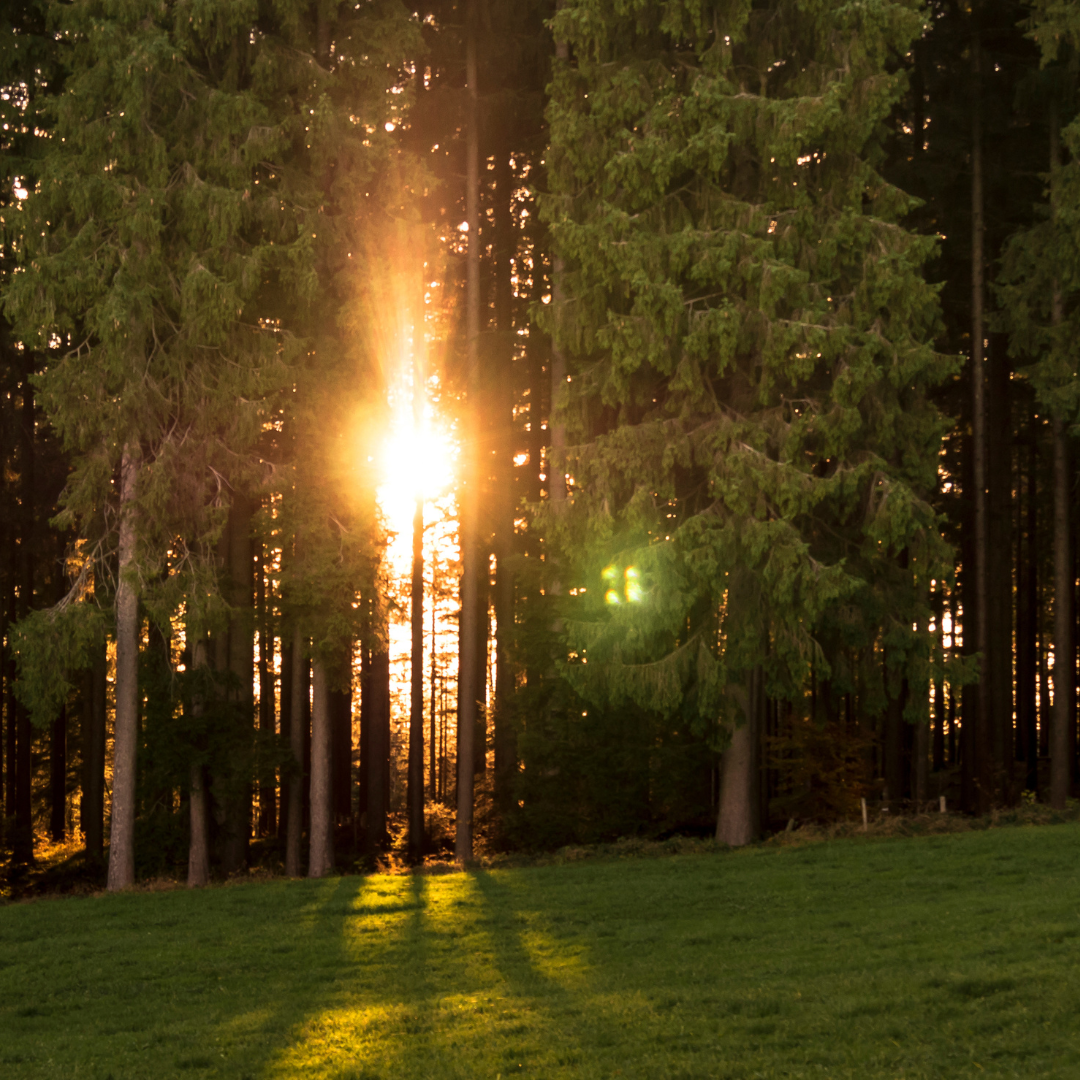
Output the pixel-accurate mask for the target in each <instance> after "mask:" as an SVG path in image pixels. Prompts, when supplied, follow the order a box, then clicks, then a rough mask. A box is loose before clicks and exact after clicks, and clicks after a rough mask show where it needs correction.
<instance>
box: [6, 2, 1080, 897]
mask: <svg viewBox="0 0 1080 1080" xmlns="http://www.w3.org/2000/svg"><path fill="white" fill-rule="evenodd" d="M8 12H9V13H8V14H6V15H5V16H4V18H5V19H7V20H8V22H7V23H6V24H4V25H3V27H2V34H3V45H2V46H0V65H2V70H0V85H2V87H3V91H2V93H0V114H2V125H3V128H2V131H0V152H2V155H3V157H2V160H3V174H4V176H3V187H2V189H0V228H2V243H3V247H2V250H0V290H2V293H0V300H2V306H0V313H2V314H0V349H2V350H3V355H2V362H0V379H2V380H3V382H2V388H0V390H2V393H0V457H2V460H3V466H4V468H3V473H2V477H0V482H2V488H0V498H2V499H3V510H2V514H0V546H2V551H0V618H2V623H3V625H2V631H3V644H4V662H3V667H2V672H0V674H2V679H3V692H2V702H3V739H2V751H3V757H2V762H3V768H2V770H0V777H2V781H3V799H4V811H5V817H4V822H5V824H4V831H3V844H4V847H5V850H6V851H7V852H8V853H9V855H10V857H11V862H12V865H13V867H15V868H16V869H18V868H20V867H25V866H27V865H29V864H31V863H32V861H33V859H34V857H35V854H34V853H35V831H36V833H37V837H38V842H39V843H40V842H41V841H42V840H43V839H44V834H45V832H46V831H47V832H48V833H50V834H51V838H52V839H53V840H54V841H60V840H63V839H64V837H65V835H66V834H67V832H68V830H70V829H71V828H72V827H74V826H76V825H77V827H78V831H79V835H81V837H82V838H83V841H84V843H85V850H86V855H87V856H88V857H89V858H90V860H91V861H94V860H98V861H100V860H103V859H104V856H105V852H106V845H107V850H108V882H109V885H110V887H112V888H123V887H126V886H128V885H130V884H131V883H132V882H133V881H134V880H135V877H136V874H137V873H146V872H153V871H155V870H163V869H174V868H176V867H178V866H181V865H184V864H186V865H187V873H188V880H189V882H190V883H191V884H201V883H204V882H206V881H207V880H208V879H209V877H210V875H211V873H213V872H219V873H224V874H229V873H235V872H238V871H240V870H242V869H244V867H246V866H247V865H249V864H250V863H251V862H252V861H253V860H256V859H261V858H279V859H280V860H281V861H282V862H283V864H284V866H285V868H286V870H287V872H288V873H290V874H298V873H301V872H307V873H309V874H311V875H312V876H321V875H322V874H325V873H326V872H327V871H328V870H330V869H331V868H332V867H333V866H334V865H335V863H341V864H343V865H345V864H348V863H350V862H351V861H352V860H354V859H356V858H360V857H366V858H371V857H374V856H375V855H377V853H378V852H380V851H382V850H385V849H386V848H387V847H388V846H391V845H395V844H399V845H401V846H402V848H403V850H407V851H408V852H409V853H410V854H411V856H412V857H420V856H422V855H423V854H424V853H425V852H427V851H431V850H432V849H433V848H434V847H435V846H437V845H438V844H439V843H443V842H448V840H447V839H446V837H445V836H443V834H442V833H441V832H440V829H441V828H442V825H441V824H440V823H445V822H448V821H450V820H451V819H452V821H453V826H452V827H453V830H454V838H453V843H454V850H455V853H456V855H457V857H458V858H461V859H468V858H470V857H471V856H472V854H473V852H474V844H475V837H474V834H475V833H476V832H477V831H479V834H480V835H482V836H483V838H484V842H485V843H487V844H494V845H503V846H508V845H509V846H514V845H516V846H538V845H540V846H542V845H551V844H558V843H563V842H567V841H571V840H575V841H581V840H590V839H600V838H604V837H609V836H614V835H625V834H628V833H635V832H651V833H662V832H667V831H672V830H679V829H682V830H687V829H693V830H709V831H712V830H715V831H716V835H717V836H718V837H719V838H720V839H722V840H725V841H726V842H728V843H732V844H742V843H746V842H748V841H749V840H751V839H753V838H755V837H756V836H760V835H762V833H763V832H765V831H767V830H769V829H771V828H775V827H776V826H777V825H782V824H783V823H784V822H785V821H788V820H790V819H791V818H796V819H828V818H832V817H837V816H844V815H851V814H853V813H855V812H857V808H858V806H859V801H860V800H861V799H864V798H865V799H867V800H868V801H869V802H870V803H871V805H876V806H880V807H881V808H883V809H888V810H890V811H893V812H895V811H896V810H899V809H905V808H920V807H925V806H927V805H930V804H931V803H933V804H934V805H937V804H938V801H939V799H940V798H941V797H944V798H945V799H946V800H947V801H948V803H949V804H950V805H953V806H959V807H961V808H963V809H964V810H966V811H970V812H982V811H985V810H987V809H989V808H991V807H993V806H997V805H1005V804H1010V803H1014V802H1016V801H1018V800H1019V799H1020V797H1021V795H1022V793H1023V792H1025V791H1027V792H1031V793H1034V794H1035V795H1036V796H1037V797H1039V798H1042V799H1046V800H1048V801H1050V802H1051V803H1053V804H1054V805H1056V806H1062V805H1064V802H1065V800H1066V798H1067V797H1068V796H1069V795H1070V794H1072V793H1073V792H1074V788H1075V785H1076V784H1077V783H1080V768H1078V747H1077V721H1078V717H1077V708H1078V704H1080V703H1078V701H1077V695H1076V693H1075V689H1074V687H1075V683H1076V664H1077V648H1078V647H1080V634H1078V633H1077V632H1076V625H1075V624H1076V620H1077V618H1078V615H1080V605H1078V604H1077V602H1076V599H1077V598H1076V586H1077V563H1078V557H1077V544H1078V541H1077V537H1078V535H1080V529H1078V528H1077V524H1078V523H1077V522H1076V520H1075V518H1076V511H1075V509H1074V507H1075V499H1074V495H1073V493H1074V490H1075V484H1076V479H1077V466H1076V462H1075V460H1074V458H1073V455H1072V441H1073V437H1074V436H1073V429H1074V426H1075V423H1076V420H1077V409H1078V400H1077V395H1076V390H1075V388H1076V386H1077V385H1078V383H1077V369H1076V344H1075V342H1076V340H1077V334H1076V332H1075V327H1074V322H1075V320H1076V318H1077V311H1078V310H1080V305H1078V303H1077V297H1078V295H1080V181H1078V176H1080V171H1078V168H1077V160H1078V157H1080V121H1078V120H1077V102H1076V84H1077V62H1078V61H1077V58H1078V55H1080V53H1078V47H1080V18H1078V17H1077V15H1076V13H1075V11H1074V9H1073V7H1072V6H1071V5H1069V4H1066V3H1056V2H1053V0H1038V2H1036V3H1034V4H1024V3H1019V2H1014V0H979V2H978V3H976V4H974V5H971V6H970V7H963V6H960V5H955V4H952V3H946V2H940V3H938V2H934V3H931V4H930V5H929V6H928V7H922V6H920V5H919V4H917V3H914V2H909V0H867V2H865V3H862V4H856V5H847V6H843V7H837V6H835V5H831V4H819V3H811V2H808V0H761V2H749V0H670V2H665V3H659V4H658V3H652V2H648V0H632V2H628V3H613V2H611V0H563V2H562V3H559V4H558V5H555V4H552V3H543V2H535V3H534V2H531V0H530V2H526V3H520V4H503V3H497V2H496V0H459V2H457V3H450V2H448V3H441V2H433V3H430V4H429V5H426V6H423V7H421V9H419V10H417V11H413V10H411V9H410V8H408V7H404V6H402V5H401V4H399V3H398V2H397V0H369V2H363V3H359V4H352V3H343V2H338V0H320V2H318V3H315V4H295V3H292V2H291V0H277V2H274V3H257V2H255V0H251V2H244V3H237V4H230V5H214V4H202V3H198V2H196V0H153V2H152V0H85V2H84V0H80V2H77V3H73V4H54V3H49V2H47V0H24V2H23V3H20V4H16V5H10V6H9V9H8ZM406 355H407V357H408V362H407V364H405V367H404V369H403V370H405V372H406V377H405V382H404V384H403V385H407V386H411V390H410V391H409V392H410V393H411V394H412V395H413V399H412V406H411V407H412V408H414V410H415V415H416V417H417V418H418V419H422V417H423V414H424V410H425V408H429V407H431V406H430V402H434V403H435V405H436V406H437V407H438V409H439V410H441V412H442V413H443V414H444V415H446V416H448V417H450V418H452V421H453V423H454V425H455V430H456V432H457V438H458V442H459V445H460V464H459V477H458V481H457V488H456V493H455V495H456V502H455V507H456V510H455V513H456V521H457V535H458V540H459V548H458V551H459V555H458V556H457V562H456V563H455V564H448V565H447V566H443V567H442V569H441V570H439V569H438V568H437V567H434V566H432V565H426V564H425V560H424V550H425V548H424V536H425V517H424V506H423V499H422V497H420V498H418V499H417V502H416V510H415V513H414V515H413V525H412V529H413V533H412V553H413V555H412V578H411V587H410V588H407V589H403V588H402V587H400V586H395V584H394V583H393V582H392V581H391V580H390V576H391V570H390V567H389V563H388V557H387V550H388V544H389V542H390V540H391V539H392V536H391V532H392V526H391V523H389V522H388V521H387V520H386V518H385V516H384V515H383V514H382V513H381V512H380V508H379V500H378V497H377V494H376V489H377V487H378V484H379V482H380V480H379V477H378V475H377V468H375V467H374V464H373V463H375V462H377V460H378V449H377V447H378V444H379V443H380V441H382V440H383V439H384V438H385V432H386V428H387V418H388V415H389V413H390V410H391V407H392V403H391V400H390V399H391V397H392V395H393V394H394V393H395V392H398V393H399V392H400V390H398V391H395V390H394V389H393V387H392V386H391V382H392V379H391V371H390V369H391V367H392V366H393V364H392V360H391V358H392V357H395V358H398V357H405V356H406ZM399 366H401V365H399ZM448 572H452V573H454V574H455V575H459V576H456V577H455V580H453V581H450V582H447V581H445V580H444V579H445V575H446V574H447V573H448ZM440 573H441V574H442V575H443V579H439V578H438V575H439V574H440ZM425 581H427V582H430V584H429V585H425ZM448 585H449V586H451V587H453V588H454V589H455V591H456V594H457V600H456V604H455V607H456V618H455V622H456V634H457V642H458V644H457V657H456V663H455V664H454V668H455V671H454V673H453V677H452V679H451V680H450V681H449V682H448V683H446V684H444V687H443V690H444V694H443V696H444V697H445V688H446V686H447V685H449V686H450V687H451V688H452V693H453V694H454V695H455V698H454V700H451V701H449V702H446V701H444V702H443V704H442V706H441V715H442V726H441V727H439V726H438V725H437V723H436V721H437V715H436V713H437V708H436V703H437V694H436V691H437V686H436V682H437V680H436V672H435V663H434V659H433V654H434V651H435V643H436V633H435V628H434V626H432V627H431V629H430V634H431V653H432V659H431V667H430V688H429V684H428V682H427V681H425V680H426V679H427V678H428V675H427V674H426V672H427V669H425V667H424V657H425V641H426V640H427V638H426V635H427V633H428V632H429V631H428V629H427V623H425V611H427V614H428V617H430V615H431V610H430V608H428V609H425V606H424V604H425V597H427V599H428V602H429V603H433V602H434V601H433V597H434V596H435V595H436V593H437V591H438V589H439V588H446V587H447V586H448ZM425 590H426V591H425ZM402 619H407V620H408V621H409V622H410V633H411V643H412V644H411V648H412V673H411V679H410V684H409V703H408V706H407V707H405V709H404V714H405V715H407V717H408V721H407V723H406V724H405V725H404V732H405V733H404V736H403V737H399V733H396V730H395V728H394V726H393V724H392V720H391V717H392V714H393V706H394V702H393V700H392V698H393V694H392V690H391V685H392V684H391V674H390V636H391V626H392V624H394V622H395V620H398V621H401V620H402ZM354 702H355V703H356V706H357V707H356V708H355V710H354ZM354 712H355V713H356V715H354ZM448 717H449V721H448V719H447V718H448ZM447 762H452V765H451V767H450V768H449V772H447V769H446V766H447ZM440 837H442V838H441V839H440Z"/></svg>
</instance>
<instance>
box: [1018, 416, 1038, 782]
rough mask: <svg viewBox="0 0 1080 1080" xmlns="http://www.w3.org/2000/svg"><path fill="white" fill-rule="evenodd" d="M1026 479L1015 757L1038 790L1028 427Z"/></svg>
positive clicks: (1032, 447)
mask: <svg viewBox="0 0 1080 1080" xmlns="http://www.w3.org/2000/svg"><path fill="white" fill-rule="evenodd" d="M1028 439H1029V440H1030V444H1029V447H1028V467H1027V480H1026V483H1025V484H1024V496H1025V498H1024V502H1023V511H1024V513H1023V516H1022V518H1021V520H1020V522H1019V528H1018V530H1017V533H1018V536H1017V545H1016V551H1017V566H1016V581H1017V597H1016V739H1017V747H1016V756H1017V758H1018V759H1020V760H1021V761H1023V762H1025V764H1026V767H1025V773H1024V787H1025V789H1026V790H1027V791H1032V792H1037V791H1038V787H1039V731H1038V708H1037V700H1038V678H1039V654H1038V638H1037V634H1036V631H1037V628H1038V624H1039V577H1038V574H1039V571H1038V535H1037V527H1038V516H1037V511H1038V482H1037V479H1036V477H1037V474H1038V469H1037V461H1038V458H1037V454H1038V429H1037V426H1036V423H1035V421H1034V418H1032V421H1031V423H1030V424H1029V431H1028Z"/></svg>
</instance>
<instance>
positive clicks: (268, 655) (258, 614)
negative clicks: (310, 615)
mask: <svg viewBox="0 0 1080 1080" xmlns="http://www.w3.org/2000/svg"><path fill="white" fill-rule="evenodd" d="M254 561H255V619H256V622H257V625H258V628H259V660H258V665H259V730H260V731H261V732H262V733H263V734H264V735H266V736H267V737H269V736H270V735H272V734H273V732H274V728H275V719H276V715H275V714H276V712H277V710H276V709H275V707H274V705H275V698H276V694H275V692H274V691H275V686H274V673H273V653H274V638H273V635H272V634H271V633H270V613H269V610H268V605H267V596H266V566H265V560H264V558H263V545H262V543H261V541H256V542H255V543H254ZM276 827H277V792H276V789H275V786H274V783H273V779H272V778H271V779H270V780H269V781H268V780H266V779H260V781H259V835H260V836H273V835H274V832H275V831H276Z"/></svg>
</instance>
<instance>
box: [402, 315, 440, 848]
mask: <svg viewBox="0 0 1080 1080" xmlns="http://www.w3.org/2000/svg"><path fill="white" fill-rule="evenodd" d="M415 321H416V326H415V328H414V331H413V349H414V352H413V373H412V374H413V399H412V407H413V427H414V429H415V430H416V431H420V430H421V429H422V427H423V423H424V378H425V369H424V361H423V357H422V355H421V342H422V341H423V337H424V328H423V307H422V306H419V307H418V308H417V316H416V320H415ZM415 495H416V503H415V506H414V508H413V526H412V590H411V594H410V598H409V601H410V602H409V617H410V620H411V630H412V653H411V657H410V668H409V675H410V685H409V777H408V794H407V798H408V804H409V857H410V858H411V859H419V858H420V853H421V850H422V849H423V846H424V495H423V491H422V489H421V485H420V484H419V482H418V483H417V490H416V492H415ZM432 592H433V593H434V588H433V589H432Z"/></svg>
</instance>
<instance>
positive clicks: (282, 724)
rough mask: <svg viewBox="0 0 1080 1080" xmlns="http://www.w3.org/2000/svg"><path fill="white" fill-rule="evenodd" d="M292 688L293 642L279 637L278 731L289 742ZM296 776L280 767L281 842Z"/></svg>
mask: <svg viewBox="0 0 1080 1080" xmlns="http://www.w3.org/2000/svg"><path fill="white" fill-rule="evenodd" d="M292 688H293V643H292V640H291V639H290V640H289V641H286V640H285V638H284V637H282V638H281V693H280V706H279V708H280V716H279V731H280V733H281V737H282V739H284V740H285V741H286V742H288V743H289V744H290V748H291V745H292V744H291V740H292V715H293V714H292ZM297 780H298V778H297V777H294V776H293V773H292V771H291V770H290V769H288V768H282V769H281V806H280V813H279V814H278V820H277V835H278V839H279V840H281V841H282V842H283V843H284V842H285V841H286V838H287V837H288V835H289V800H290V792H291V791H292V789H293V785H294V784H296V783H297Z"/></svg>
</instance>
